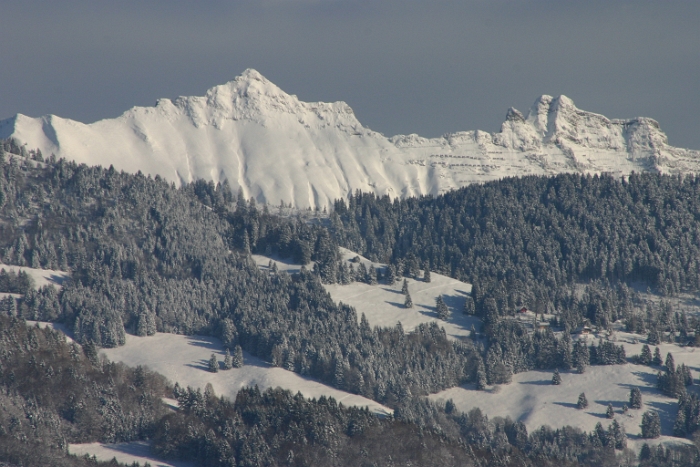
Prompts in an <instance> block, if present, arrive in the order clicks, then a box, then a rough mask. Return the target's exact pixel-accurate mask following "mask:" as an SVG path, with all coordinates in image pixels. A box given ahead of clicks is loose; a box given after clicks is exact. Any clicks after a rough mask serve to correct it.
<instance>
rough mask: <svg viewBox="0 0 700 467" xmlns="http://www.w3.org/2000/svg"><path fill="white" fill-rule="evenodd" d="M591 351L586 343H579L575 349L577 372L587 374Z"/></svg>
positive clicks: (574, 357) (574, 356)
mask: <svg viewBox="0 0 700 467" xmlns="http://www.w3.org/2000/svg"><path fill="white" fill-rule="evenodd" d="M589 355H590V354H589V350H588V346H587V345H586V344H585V343H584V342H580V341H579V342H577V343H576V346H575V347H574V355H573V359H574V366H575V367H576V371H577V372H578V373H580V374H583V373H585V372H586V368H588V365H589V364H590V356H589Z"/></svg>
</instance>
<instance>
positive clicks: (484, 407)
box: [429, 332, 700, 451]
mask: <svg viewBox="0 0 700 467" xmlns="http://www.w3.org/2000/svg"><path fill="white" fill-rule="evenodd" d="M635 337H636V338H638V339H641V340H642V342H643V341H644V338H643V337H642V336H638V335H634V334H628V333H623V332H620V333H618V334H617V344H618V345H619V344H622V345H624V347H625V350H626V352H627V355H628V356H631V355H638V354H639V353H640V352H641V348H642V345H643V344H642V343H633V340H634V338H635ZM652 348H653V347H652ZM659 348H660V350H661V355H662V356H663V358H664V359H665V358H666V354H667V353H669V352H670V353H672V354H673V357H674V360H675V362H676V364H677V365H679V364H681V363H685V364H686V365H688V366H689V367H690V368H691V370H692V371H691V372H692V374H693V377H694V378H697V371H698V368H699V367H700V352H698V351H697V349H696V348H694V347H680V346H678V345H676V344H666V343H664V344H660V345H659ZM659 370H660V368H659V367H654V366H644V365H634V364H631V363H627V364H624V365H609V366H590V367H588V368H587V369H586V372H585V373H584V374H577V373H576V372H574V371H568V372H564V371H562V372H561V380H562V382H561V385H559V386H555V385H553V384H552V371H527V372H525V373H518V374H516V375H514V376H513V382H512V383H510V384H508V385H503V386H499V387H497V389H496V388H490V389H489V390H486V391H477V390H476V389H475V387H474V385H473V384H470V385H466V386H461V387H455V388H450V389H446V390H444V391H441V392H439V393H437V394H433V395H431V396H429V398H430V399H432V400H437V401H444V400H447V399H452V400H453V401H454V403H455V405H456V406H457V408H458V409H460V410H462V411H469V410H471V409H472V408H474V407H479V408H480V409H481V411H482V412H483V413H485V414H486V415H488V416H489V417H495V416H501V417H510V418H512V419H513V420H517V421H521V422H523V423H524V424H525V426H526V427H527V429H528V430H529V431H532V430H534V429H536V428H537V427H540V426H542V425H549V426H551V427H554V428H558V427H562V426H564V425H571V426H576V427H579V428H581V429H582V430H586V431H591V430H593V429H594V428H595V425H596V423H598V422H601V423H602V424H603V426H604V427H605V428H607V426H608V425H609V424H610V423H611V422H612V420H608V419H607V418H606V416H605V410H606V408H607V406H608V404H612V406H613V409H614V410H615V419H616V420H617V421H618V423H620V424H621V425H623V426H624V427H625V431H626V432H627V440H628V446H629V447H630V448H633V449H634V450H636V451H639V449H641V447H642V444H643V443H645V442H650V440H645V439H643V438H641V437H640V436H639V435H640V432H641V429H640V424H641V420H642V414H643V413H644V412H645V411H647V410H655V411H657V412H658V413H659V416H660V418H661V434H662V436H661V438H659V439H657V440H652V441H651V442H650V443H651V444H656V443H659V442H661V443H664V444H668V443H671V444H678V443H690V441H689V440H688V439H683V438H676V437H673V436H672V434H673V422H674V420H675V417H676V412H677V410H678V400H677V399H675V398H671V397H667V396H665V395H663V394H662V393H661V392H660V391H659V390H658V389H657V388H656V373H657V371H659ZM633 387H638V388H639V389H640V390H641V392H642V408H641V409H637V410H634V409H630V410H629V411H628V413H627V414H623V413H622V406H623V405H624V404H629V394H630V390H631V389H632V388H633ZM689 390H690V391H691V392H696V391H697V386H693V387H691V388H690V389H689ZM582 392H583V393H585V394H586V398H587V399H588V403H589V406H588V408H587V409H584V410H579V409H577V408H576V402H577V400H578V396H579V394H581V393H582Z"/></svg>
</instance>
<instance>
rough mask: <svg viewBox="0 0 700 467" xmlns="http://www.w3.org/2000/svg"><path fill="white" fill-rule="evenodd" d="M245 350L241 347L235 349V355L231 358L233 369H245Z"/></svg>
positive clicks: (237, 346)
mask: <svg viewBox="0 0 700 467" xmlns="http://www.w3.org/2000/svg"><path fill="white" fill-rule="evenodd" d="M243 363H244V362H243V349H242V348H241V346H240V345H236V347H235V348H234V349H233V355H232V356H231V365H232V366H233V368H241V367H243Z"/></svg>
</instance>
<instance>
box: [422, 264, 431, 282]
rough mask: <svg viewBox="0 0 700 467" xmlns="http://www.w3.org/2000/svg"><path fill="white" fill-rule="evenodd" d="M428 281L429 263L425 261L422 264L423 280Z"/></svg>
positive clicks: (429, 279)
mask: <svg viewBox="0 0 700 467" xmlns="http://www.w3.org/2000/svg"><path fill="white" fill-rule="evenodd" d="M430 281H431V278H430V265H429V264H428V262H427V261H426V263H425V264H424V265H423V282H426V283H430Z"/></svg>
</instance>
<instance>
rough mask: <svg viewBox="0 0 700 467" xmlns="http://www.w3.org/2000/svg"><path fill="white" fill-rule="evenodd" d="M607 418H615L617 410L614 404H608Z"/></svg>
mask: <svg viewBox="0 0 700 467" xmlns="http://www.w3.org/2000/svg"><path fill="white" fill-rule="evenodd" d="M605 416H606V417H607V418H615V410H614V409H613V406H612V404H608V408H607V410H606V411H605Z"/></svg>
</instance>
